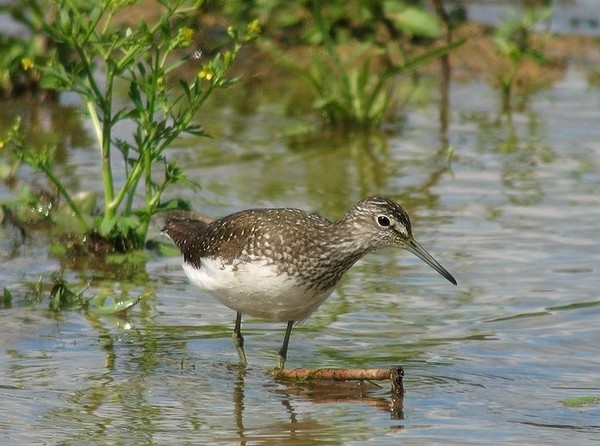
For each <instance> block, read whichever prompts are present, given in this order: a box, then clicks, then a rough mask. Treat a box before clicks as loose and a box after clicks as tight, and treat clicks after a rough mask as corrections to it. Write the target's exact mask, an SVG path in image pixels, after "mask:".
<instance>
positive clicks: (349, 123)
mask: <svg viewBox="0 0 600 446" xmlns="http://www.w3.org/2000/svg"><path fill="white" fill-rule="evenodd" d="M332 3H333V5H332ZM353 3H357V4H354V10H359V11H362V12H363V13H364V14H365V15H366V17H368V23H369V27H370V28H372V29H371V30H361V31H360V32H359V31H356V33H357V34H361V36H360V38H352V39H347V36H346V37H344V38H343V39H342V40H344V39H345V40H346V42H342V43H340V42H338V41H337V40H336V39H335V38H334V35H335V34H336V32H335V31H336V29H334V28H336V27H335V26H334V25H333V24H332V22H343V23H347V22H348V21H349V20H350V19H349V18H346V19H343V18H340V16H339V11H338V9H339V8H345V7H346V6H347V5H346V4H345V3H344V4H343V5H342V4H341V3H339V2H325V3H321V2H320V1H319V0H313V2H312V18H313V20H312V21H311V23H314V25H313V30H312V31H311V34H310V35H311V38H310V40H309V43H310V44H311V46H312V47H313V49H314V51H312V56H311V58H310V60H309V62H308V64H306V63H304V61H300V62H298V61H296V60H295V59H294V58H293V57H292V56H289V55H288V54H286V53H285V52H284V51H281V50H279V49H278V48H277V47H276V46H275V45H273V44H272V43H268V42H266V46H267V47H268V49H269V50H270V51H271V52H272V53H273V54H275V55H276V57H277V59H278V60H279V61H280V63H282V64H283V65H284V66H285V67H287V68H289V69H290V70H291V71H292V72H293V73H295V74H296V75H297V76H299V77H300V78H301V79H303V80H305V81H306V83H307V85H309V86H310V88H311V90H312V91H313V93H314V95H315V100H314V102H313V106H314V108H315V109H317V110H318V111H319V112H320V114H321V116H323V117H324V118H325V120H326V121H327V122H328V123H329V124H330V125H331V126H333V127H338V128H353V129H358V128H360V129H368V128H372V127H376V126H378V125H380V124H381V123H382V121H383V120H384V117H385V115H386V113H388V112H389V110H390V108H391V106H392V104H393V103H394V97H395V94H394V86H393V79H394V78H396V77H397V76H398V75H400V74H404V73H408V72H411V71H413V70H416V69H417V68H419V67H421V66H423V65H425V64H428V63H430V62H432V61H435V60H437V59H439V58H440V57H442V56H443V55H445V54H447V53H449V52H450V51H452V50H453V49H455V48H457V47H458V46H460V45H462V44H463V43H464V40H457V41H455V42H451V43H449V44H446V45H442V46H437V47H434V48H431V47H429V48H428V49H426V50H425V51H422V52H421V53H420V54H419V55H415V56H410V55H409V54H408V53H407V51H406V50H405V49H404V48H403V46H402V45H403V43H402V39H401V37H402V36H403V35H408V36H412V37H419V38H422V39H434V38H437V37H439V36H440V35H441V26H440V25H439V24H438V21H437V20H436V19H435V18H434V17H433V16H431V15H430V14H429V13H428V12H426V11H425V10H424V9H422V8H419V7H416V6H411V5H408V4H404V2H399V3H398V2H385V1H376V2H360V1H359V2H353ZM335 5H337V9H336V7H335ZM332 9H333V11H332ZM324 12H327V13H328V14H329V16H330V17H335V18H334V19H333V18H330V19H329V20H328V19H327V18H326V17H325V14H324ZM365 26H366V25H365ZM378 26H379V27H383V28H384V29H386V32H387V33H388V34H389V38H388V40H387V41H386V42H385V43H382V42H378V41H377V39H378V38H377V37H376V32H375V30H376V29H377V28H378ZM337 31H340V30H339V29H338V30H337ZM348 32H349V30H348V29H346V30H345V32H344V31H340V33H341V34H346V35H347V34H348ZM348 42H351V43H348ZM342 47H344V49H342ZM349 48H350V50H349ZM399 59H401V60H400V61H399Z"/></svg>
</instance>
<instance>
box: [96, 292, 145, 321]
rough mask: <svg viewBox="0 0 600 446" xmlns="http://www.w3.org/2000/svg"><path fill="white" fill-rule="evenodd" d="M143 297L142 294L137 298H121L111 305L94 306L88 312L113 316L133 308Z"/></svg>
mask: <svg viewBox="0 0 600 446" xmlns="http://www.w3.org/2000/svg"><path fill="white" fill-rule="evenodd" d="M141 299H142V296H141V295H140V296H138V297H137V298H136V299H125V300H119V301H117V302H115V303H113V304H110V305H102V306H100V307H92V308H90V309H89V310H88V312H89V313H90V314H93V315H95V316H112V315H115V314H119V313H124V312H126V311H127V310H129V309H130V308H133V307H134V306H135V305H136V304H137V303H138V302H139V301H140V300H141Z"/></svg>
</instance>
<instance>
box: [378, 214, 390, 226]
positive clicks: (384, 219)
mask: <svg viewBox="0 0 600 446" xmlns="http://www.w3.org/2000/svg"><path fill="white" fill-rule="evenodd" d="M377 224H378V225H379V226H381V227H382V228H389V227H390V226H392V221H391V220H390V218H389V217H388V216H387V215H378V216H377Z"/></svg>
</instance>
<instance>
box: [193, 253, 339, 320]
mask: <svg viewBox="0 0 600 446" xmlns="http://www.w3.org/2000/svg"><path fill="white" fill-rule="evenodd" d="M183 270H184V271H185V274H186V275H187V276H188V278H189V279H190V281H191V282H192V283H194V284H195V285H197V286H199V287H200V288H202V289H204V290H206V291H207V292H208V293H210V294H211V295H212V296H213V297H215V298H216V299H217V300H218V301H220V302H221V303H222V304H223V305H225V306H227V307H229V308H231V309H232V310H235V311H239V312H241V313H243V314H248V315H250V316H254V317H259V318H263V319H269V320H273V321H302V320H304V319H306V318H307V317H308V316H310V314H311V313H312V312H313V311H315V310H316V309H317V308H318V307H319V305H321V304H322V303H323V302H324V301H325V300H326V299H327V298H328V297H329V295H330V294H331V293H332V292H333V288H332V289H329V290H326V291H324V292H323V291H318V290H314V289H313V290H309V291H306V290H305V289H304V288H302V287H301V286H299V284H298V282H297V281H296V280H295V279H294V277H293V276H289V275H287V274H285V273H278V272H277V270H276V268H275V267H274V266H273V265H268V264H266V262H265V261H263V260H257V261H254V262H249V263H247V262H246V263H237V264H235V263H234V264H233V265H229V264H225V263H223V262H220V261H218V260H214V259H203V260H202V266H201V268H200V269H198V268H195V267H194V266H192V265H190V264H188V263H185V262H184V263H183Z"/></svg>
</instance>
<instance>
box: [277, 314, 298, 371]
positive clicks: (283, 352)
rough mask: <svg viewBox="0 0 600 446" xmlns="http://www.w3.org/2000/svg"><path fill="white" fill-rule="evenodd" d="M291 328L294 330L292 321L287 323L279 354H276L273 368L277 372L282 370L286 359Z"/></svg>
mask: <svg viewBox="0 0 600 446" xmlns="http://www.w3.org/2000/svg"><path fill="white" fill-rule="evenodd" d="M292 328H294V321H288V323H287V328H286V330H285V336H284V337H283V344H282V345H281V348H280V349H279V353H278V354H277V366H276V367H275V368H276V369H277V370H281V369H283V366H284V364H285V360H286V358H287V350H288V344H289V342H290V335H291V334H292Z"/></svg>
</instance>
